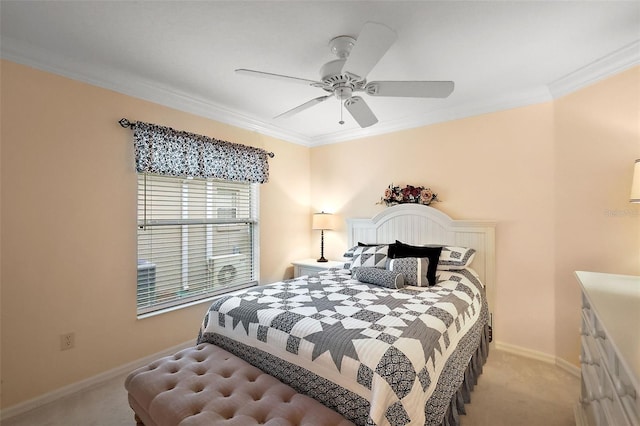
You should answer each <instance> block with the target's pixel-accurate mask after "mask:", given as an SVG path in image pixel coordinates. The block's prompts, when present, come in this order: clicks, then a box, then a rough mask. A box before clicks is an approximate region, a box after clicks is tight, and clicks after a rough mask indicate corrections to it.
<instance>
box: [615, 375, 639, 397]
mask: <svg viewBox="0 0 640 426" xmlns="http://www.w3.org/2000/svg"><path fill="white" fill-rule="evenodd" d="M613 382H614V386H615V387H616V393H617V394H618V396H620V397H622V396H627V395H628V396H630V397H631V399H636V390H635V389H634V388H633V386H629V385H625V384H624V383H622V382H621V381H620V379H618V378H617V377H615V378H613Z"/></svg>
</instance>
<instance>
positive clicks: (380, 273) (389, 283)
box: [354, 267, 404, 288]
mask: <svg viewBox="0 0 640 426" xmlns="http://www.w3.org/2000/svg"><path fill="white" fill-rule="evenodd" d="M354 278H355V279H356V280H358V281H361V282H363V283H368V284H375V285H379V286H381V287H387V288H403V287H404V275H402V273H400V272H393V271H388V270H386V269H380V268H370V267H360V268H356V269H355V270H354Z"/></svg>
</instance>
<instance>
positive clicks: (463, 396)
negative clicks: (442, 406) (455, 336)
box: [440, 324, 489, 426]
mask: <svg viewBox="0 0 640 426" xmlns="http://www.w3.org/2000/svg"><path fill="white" fill-rule="evenodd" d="M488 356H489V325H488V324H486V325H485V326H484V330H483V332H482V334H481V336H480V345H478V348H477V349H476V351H475V352H474V354H473V355H472V357H471V360H470V361H469V365H467V369H466V370H465V372H464V379H463V381H462V384H461V385H460V387H459V388H458V391H457V392H456V393H454V394H453V396H452V397H451V401H450V403H449V408H448V409H447V413H446V414H445V416H444V418H443V419H442V423H441V424H440V425H441V426H459V425H460V414H466V410H465V408H464V405H465V404H469V403H470V402H471V392H472V391H473V388H474V386H475V385H476V384H477V383H478V377H479V376H480V375H481V374H482V367H483V366H484V363H485V362H486V361H487V357H488Z"/></svg>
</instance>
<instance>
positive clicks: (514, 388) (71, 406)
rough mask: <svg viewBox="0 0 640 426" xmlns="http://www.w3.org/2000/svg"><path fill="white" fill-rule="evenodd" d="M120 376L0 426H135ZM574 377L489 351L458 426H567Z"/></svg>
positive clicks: (573, 398)
mask: <svg viewBox="0 0 640 426" xmlns="http://www.w3.org/2000/svg"><path fill="white" fill-rule="evenodd" d="M125 377H126V375H125V376H122V377H116V378H114V379H111V380H109V381H107V382H105V383H103V384H101V385H99V386H96V387H94V388H93V389H90V390H87V391H84V392H79V393H78V394H76V395H71V396H68V397H66V398H62V399H60V400H59V401H56V402H53V403H51V404H48V405H46V406H43V407H40V408H38V409H36V410H33V411H30V412H28V413H25V414H23V415H20V416H16V417H13V418H10V419H6V420H4V421H2V426H75V425H83V426H120V425H131V426H133V425H135V422H134V420H133V411H131V409H130V408H129V404H128V402H127V393H126V391H125V390H124V379H125ZM579 389H580V380H579V379H578V378H577V377H575V376H573V375H571V374H569V373H567V372H565V371H563V370H561V369H559V368H558V367H556V366H554V365H550V364H547V363H544V362H541V361H535V360H531V359H527V358H523V357H519V356H515V355H511V354H508V353H505V352H502V351H497V350H494V351H492V352H491V353H490V354H489V359H488V360H487V364H486V365H485V367H484V372H483V374H482V376H480V379H479V380H478V385H477V386H476V388H475V390H474V391H473V393H472V394H471V404H469V405H467V406H466V408H467V415H466V416H465V415H463V416H461V426H489V425H491V426H503V425H504V426H506V425H509V426H515V425H517V426H570V425H574V424H575V423H574V420H573V405H574V404H575V402H576V401H577V400H578V393H579Z"/></svg>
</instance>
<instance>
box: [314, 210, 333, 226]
mask: <svg viewBox="0 0 640 426" xmlns="http://www.w3.org/2000/svg"><path fill="white" fill-rule="evenodd" d="M311 228H312V229H320V230H327V229H333V215H332V214H331V213H325V212H322V213H314V214H313V221H312V224H311Z"/></svg>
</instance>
